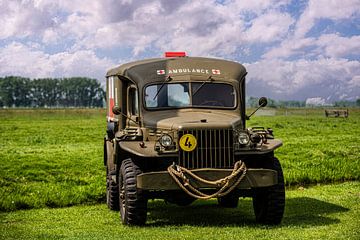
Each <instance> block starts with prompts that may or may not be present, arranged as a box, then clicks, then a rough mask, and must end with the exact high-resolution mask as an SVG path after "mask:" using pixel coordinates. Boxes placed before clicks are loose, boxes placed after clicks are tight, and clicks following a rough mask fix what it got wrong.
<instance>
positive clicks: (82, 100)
mask: <svg viewBox="0 0 360 240" xmlns="http://www.w3.org/2000/svg"><path fill="white" fill-rule="evenodd" d="M104 99H105V91H104V89H103V88H102V87H101V84H100V83H99V82H98V81H97V80H96V79H91V78H85V77H72V78H40V79H30V78H24V77H17V76H8V77H3V78H1V77H0V107H103V106H104Z"/></svg>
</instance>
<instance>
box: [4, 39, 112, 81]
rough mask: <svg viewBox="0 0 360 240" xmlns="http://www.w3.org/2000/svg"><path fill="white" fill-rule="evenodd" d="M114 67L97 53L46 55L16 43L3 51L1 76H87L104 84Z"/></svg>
mask: <svg viewBox="0 0 360 240" xmlns="http://www.w3.org/2000/svg"><path fill="white" fill-rule="evenodd" d="M113 65H114V63H113V62H112V61H110V60H108V59H106V58H103V59H100V58H98V57H97V56H96V55H95V53H94V52H92V51H89V50H82V51H76V52H62V53H57V54H54V55H50V54H46V53H44V52H43V51H40V50H37V49H36V48H32V47H30V46H27V45H24V44H21V43H17V42H13V43H11V44H9V45H7V46H5V47H4V48H2V49H0V75H3V76H7V75H20V76H24V77H32V78H40V77H72V76H86V77H92V78H97V79H99V80H102V79H103V78H104V76H105V73H106V70H108V69H109V68H110V67H112V66H113Z"/></svg>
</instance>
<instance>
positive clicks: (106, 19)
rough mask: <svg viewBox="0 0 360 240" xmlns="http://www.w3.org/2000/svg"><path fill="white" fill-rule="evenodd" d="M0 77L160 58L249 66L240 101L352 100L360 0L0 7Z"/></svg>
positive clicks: (61, 1) (357, 86)
mask: <svg viewBox="0 0 360 240" xmlns="http://www.w3.org/2000/svg"><path fill="white" fill-rule="evenodd" d="M0 26H1V28H2V29H1V31H0V76H9V75H19V76H25V77H31V78H40V77H70V76H87V77H91V78H97V79H99V80H100V81H102V82H103V81H104V75H105V72H106V70H107V69H109V68H111V67H113V66H116V65H118V64H121V63H124V62H128V61H133V60H138V59H143V58H151V57H161V56H163V53H164V52H165V51H186V52H187V54H188V55H189V56H204V57H217V58H226V59H230V60H234V61H238V62H240V63H243V64H244V65H245V66H246V67H247V69H248V72H249V74H248V77H247V83H248V94H249V95H252V96H261V95H266V96H268V97H271V98H275V99H283V100H286V99H288V100H290V99H292V100H306V99H308V100H309V101H315V102H319V103H327V102H333V101H337V100H355V99H357V98H360V1H359V0H326V1H325V0H306V1H305V0H303V1H291V0H277V1H271V0H266V1H265V0H257V1H240V0H239V1H236V0H222V1H220V0H218V1H210V0H198V1H185V0H184V1H176V0H136V1H135V0H93V1H84V0H70V1H67V0H23V1H20V0H19V1H16V0H14V1H5V0H0Z"/></svg>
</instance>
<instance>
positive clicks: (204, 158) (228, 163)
mask: <svg viewBox="0 0 360 240" xmlns="http://www.w3.org/2000/svg"><path fill="white" fill-rule="evenodd" d="M185 134H192V135H194V136H195V138H196V139H197V147H196V148H195V150H193V151H192V152H186V151H183V150H181V148H180V149H179V162H178V164H179V165H180V166H183V167H185V168H188V169H195V168H232V167H233V164H234V151H233V131H232V130H231V129H198V130H183V131H180V132H179V139H180V138H181V137H182V136H183V135H185Z"/></svg>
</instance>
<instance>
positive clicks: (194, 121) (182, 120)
mask: <svg viewBox="0 0 360 240" xmlns="http://www.w3.org/2000/svg"><path fill="white" fill-rule="evenodd" d="M144 119H145V120H144V121H143V122H144V125H145V127H147V128H160V129H171V130H178V129H200V128H232V127H234V126H237V125H239V124H241V121H240V116H239V113H237V112H235V111H233V112H232V111H224V110H204V109H201V110H197V109H186V110H185V109H182V110H178V111H174V110H166V111H156V112H147V113H146V114H144Z"/></svg>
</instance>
